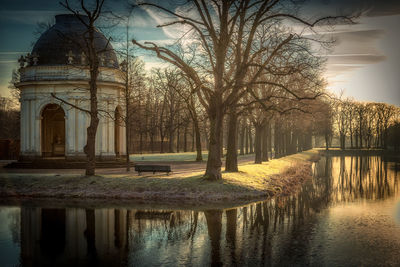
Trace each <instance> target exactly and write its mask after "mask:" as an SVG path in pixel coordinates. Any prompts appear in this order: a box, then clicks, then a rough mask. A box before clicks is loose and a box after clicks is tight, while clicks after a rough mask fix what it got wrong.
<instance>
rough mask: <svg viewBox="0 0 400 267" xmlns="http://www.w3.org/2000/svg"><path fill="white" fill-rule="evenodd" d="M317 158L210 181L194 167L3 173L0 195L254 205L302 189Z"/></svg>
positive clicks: (242, 169) (299, 157) (248, 167)
mask: <svg viewBox="0 0 400 267" xmlns="http://www.w3.org/2000/svg"><path fill="white" fill-rule="evenodd" d="M181 154H183V155H182V156H179V155H178V156H177V157H176V158H179V159H180V160H179V161H181V160H182V158H189V155H190V153H181ZM164 155H165V156H164ZM316 155H318V152H317V151H316V150H311V151H306V152H302V153H298V154H295V155H291V156H287V157H283V158H280V159H274V160H270V161H269V162H266V163H263V164H253V163H249V162H245V163H242V164H240V165H239V172H237V173H230V172H223V174H222V176H223V179H222V180H221V181H212V182H211V181H207V180H205V179H203V177H202V176H203V174H204V170H201V171H200V170H199V169H198V168H197V169H194V171H192V172H191V171H190V169H188V170H186V172H183V173H179V172H177V173H173V174H172V175H169V176H167V175H165V174H156V175H153V174H151V175H145V176H138V175H137V174H136V173H128V174H127V173H125V172H124V171H122V170H121V173H115V174H102V175H98V176H94V177H84V176H81V175H77V174H61V175H54V174H17V173H3V174H1V177H0V195H3V196H6V197H30V198H35V197H40V198H43V197H46V198H47V197H55V198H101V199H141V200H157V201H189V200H190V201H206V202H207V201H208V202H221V201H235V200H256V199H260V198H265V197H268V196H273V195H276V194H277V193H282V192H285V191H287V192H289V191H290V190H292V188H293V187H294V185H298V184H301V182H302V181H303V180H304V179H306V178H308V177H310V175H311V167H310V166H311V162H310V160H313V158H315V157H316ZM162 156H164V157H165V158H169V159H170V158H171V157H172V155H167V154H162ZM172 158H174V157H172ZM176 158H175V159H176ZM158 159H159V158H158ZM153 160H155V159H153ZM177 161H178V160H177Z"/></svg>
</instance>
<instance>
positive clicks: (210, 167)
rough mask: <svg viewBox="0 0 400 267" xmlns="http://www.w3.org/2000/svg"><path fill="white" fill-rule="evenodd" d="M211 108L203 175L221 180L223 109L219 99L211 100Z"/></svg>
mask: <svg viewBox="0 0 400 267" xmlns="http://www.w3.org/2000/svg"><path fill="white" fill-rule="evenodd" d="M213 102H214V103H212V104H213V106H214V107H213V108H212V110H210V113H209V120H210V136H209V150H208V160H207V168H206V173H205V176H206V177H207V179H208V180H221V179H222V174H221V166H222V161H221V145H222V144H221V134H222V130H221V129H222V125H223V118H224V115H223V110H222V108H221V106H220V104H219V103H220V102H221V101H215V100H214V101H213Z"/></svg>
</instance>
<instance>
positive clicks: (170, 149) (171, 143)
mask: <svg viewBox="0 0 400 267" xmlns="http://www.w3.org/2000/svg"><path fill="white" fill-rule="evenodd" d="M170 127H171V129H170V130H169V142H168V153H174V139H175V133H174V130H173V129H172V125H170Z"/></svg>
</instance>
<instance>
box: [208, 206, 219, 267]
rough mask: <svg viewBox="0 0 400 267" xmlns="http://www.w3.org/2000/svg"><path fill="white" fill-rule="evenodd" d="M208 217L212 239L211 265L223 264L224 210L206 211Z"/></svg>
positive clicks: (209, 233)
mask: <svg viewBox="0 0 400 267" xmlns="http://www.w3.org/2000/svg"><path fill="white" fill-rule="evenodd" d="M204 215H205V217H206V222H207V229H208V238H209V239H210V241H211V264H210V266H222V265H223V264H222V261H221V256H220V249H221V248H220V247H221V232H222V210H207V211H204Z"/></svg>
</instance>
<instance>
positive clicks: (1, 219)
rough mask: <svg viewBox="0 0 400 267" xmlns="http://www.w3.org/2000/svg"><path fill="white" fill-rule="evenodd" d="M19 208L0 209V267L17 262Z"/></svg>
mask: <svg viewBox="0 0 400 267" xmlns="http://www.w3.org/2000/svg"><path fill="white" fill-rule="evenodd" d="M19 216H20V208H11V207H0V266H16V265H17V264H16V263H18V262H19V254H20V245H19V226H20V225H19V218H20V217H19Z"/></svg>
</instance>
